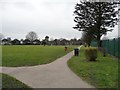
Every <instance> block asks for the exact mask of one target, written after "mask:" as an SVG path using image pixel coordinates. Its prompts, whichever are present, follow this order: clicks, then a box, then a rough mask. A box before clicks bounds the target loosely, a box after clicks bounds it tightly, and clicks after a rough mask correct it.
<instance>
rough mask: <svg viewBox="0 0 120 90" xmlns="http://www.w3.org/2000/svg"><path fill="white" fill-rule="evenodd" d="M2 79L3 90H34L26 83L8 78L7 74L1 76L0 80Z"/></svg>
mask: <svg viewBox="0 0 120 90" xmlns="http://www.w3.org/2000/svg"><path fill="white" fill-rule="evenodd" d="M1 77H2V90H12V89H13V90H14V89H15V88H16V90H17V89H20V90H33V89H32V88H30V87H29V86H27V85H25V84H24V83H22V82H20V81H18V80H17V79H15V78H13V77H11V76H8V75H6V74H0V78H1Z"/></svg>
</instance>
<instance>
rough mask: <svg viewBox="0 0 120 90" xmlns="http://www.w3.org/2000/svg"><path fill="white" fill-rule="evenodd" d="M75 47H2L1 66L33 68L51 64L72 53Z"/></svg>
mask: <svg viewBox="0 0 120 90" xmlns="http://www.w3.org/2000/svg"><path fill="white" fill-rule="evenodd" d="M74 48H75V46H68V51H67V52H65V51H64V46H41V45H15V46H2V66H6V67H18V66H34V65H40V64H47V63H50V62H53V61H54V60H56V59H57V58H59V57H62V56H63V55H65V54H67V53H68V52H70V51H72V50H73V49H74Z"/></svg>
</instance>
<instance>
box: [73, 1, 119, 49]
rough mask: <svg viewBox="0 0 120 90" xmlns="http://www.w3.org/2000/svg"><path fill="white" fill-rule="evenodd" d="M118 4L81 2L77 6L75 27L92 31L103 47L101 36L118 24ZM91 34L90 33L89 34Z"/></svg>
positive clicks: (84, 30)
mask: <svg viewBox="0 0 120 90" xmlns="http://www.w3.org/2000/svg"><path fill="white" fill-rule="evenodd" d="M116 7H117V4H114V3H113V2H82V1H81V2H80V3H77V4H76V6H75V11H74V15H75V18H74V21H75V22H76V25H75V27H73V28H74V29H77V30H79V31H83V32H85V33H88V32H91V33H92V35H94V37H96V39H97V41H98V47H101V42H100V38H101V36H102V35H103V34H106V33H107V32H108V31H112V30H113V29H111V28H113V27H114V26H115V25H116V24H117V17H116V15H117V11H116V10H115V8H116ZM88 35H90V34H88Z"/></svg>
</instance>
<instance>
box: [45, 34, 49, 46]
mask: <svg viewBox="0 0 120 90" xmlns="http://www.w3.org/2000/svg"><path fill="white" fill-rule="evenodd" d="M45 42H46V44H47V45H48V44H49V43H48V42H49V36H46V37H45Z"/></svg>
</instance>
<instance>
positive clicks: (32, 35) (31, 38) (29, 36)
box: [26, 31, 38, 43]
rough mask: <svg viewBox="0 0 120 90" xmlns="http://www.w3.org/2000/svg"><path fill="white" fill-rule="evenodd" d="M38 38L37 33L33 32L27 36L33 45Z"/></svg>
mask: <svg viewBox="0 0 120 90" xmlns="http://www.w3.org/2000/svg"><path fill="white" fill-rule="evenodd" d="M37 38H38V35H37V34H36V33H35V32H33V31H31V32H29V33H28V34H27V35H26V39H28V40H30V42H31V43H32V42H33V41H34V40H35V39H37Z"/></svg>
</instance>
